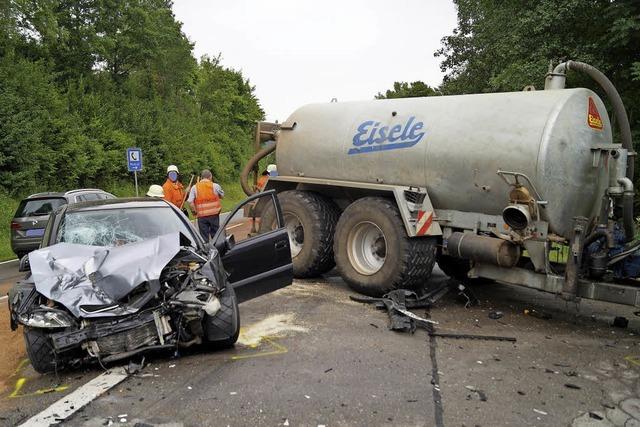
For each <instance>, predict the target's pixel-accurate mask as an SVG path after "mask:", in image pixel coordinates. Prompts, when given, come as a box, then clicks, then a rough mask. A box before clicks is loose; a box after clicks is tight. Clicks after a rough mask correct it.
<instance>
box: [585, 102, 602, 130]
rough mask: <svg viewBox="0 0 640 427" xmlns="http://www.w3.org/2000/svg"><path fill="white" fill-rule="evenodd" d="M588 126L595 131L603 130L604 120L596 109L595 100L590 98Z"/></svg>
mask: <svg viewBox="0 0 640 427" xmlns="http://www.w3.org/2000/svg"><path fill="white" fill-rule="evenodd" d="M587 124H588V125H589V127H591V128H593V129H598V130H602V119H601V118H600V113H599V112H598V109H597V108H596V103H595V102H593V98H592V97H589V111H588V113H587Z"/></svg>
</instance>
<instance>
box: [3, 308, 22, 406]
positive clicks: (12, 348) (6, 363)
mask: <svg viewBox="0 0 640 427" xmlns="http://www.w3.org/2000/svg"><path fill="white" fill-rule="evenodd" d="M2 302H3V303H4V304H2V306H1V307H0V345H1V346H2V357H0V394H5V393H6V392H7V390H8V389H9V387H11V385H12V382H13V381H15V375H14V374H15V372H16V369H17V368H18V365H19V364H20V362H21V361H23V360H24V359H25V358H26V357H27V353H26V351H25V348H24V340H23V339H22V328H20V329H18V330H17V331H12V330H11V328H10V327H9V309H8V307H7V305H6V301H2Z"/></svg>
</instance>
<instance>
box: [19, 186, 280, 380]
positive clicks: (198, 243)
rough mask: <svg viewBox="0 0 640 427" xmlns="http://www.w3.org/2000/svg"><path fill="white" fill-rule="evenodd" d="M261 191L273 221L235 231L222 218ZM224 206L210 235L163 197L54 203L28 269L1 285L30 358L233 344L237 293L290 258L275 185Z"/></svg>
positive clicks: (69, 359)
mask: <svg viewBox="0 0 640 427" xmlns="http://www.w3.org/2000/svg"><path fill="white" fill-rule="evenodd" d="M258 199H261V200H260V203H271V204H273V207H274V209H275V211H276V212H277V216H278V218H277V221H276V222H275V224H274V227H272V229H270V230H267V231H266V232H263V233H261V234H259V233H257V232H255V227H253V228H252V229H253V232H249V233H245V235H246V239H244V240H242V241H239V242H238V243H236V242H235V239H234V236H233V235H229V236H227V233H226V231H225V228H226V226H227V222H228V221H229V220H230V219H231V218H234V216H236V215H234V214H235V213H236V212H238V211H239V210H240V209H241V208H245V209H246V208H248V207H251V206H253V205H254V204H255V203H257V202H258ZM236 217H237V216H236ZM227 218H228V219H227V221H226V222H224V223H223V224H222V226H221V227H220V230H219V231H218V233H217V235H216V236H215V238H214V239H213V240H212V241H211V242H208V243H207V242H204V241H203V239H202V238H201V237H200V235H199V234H198V232H197V231H196V230H195V228H194V227H193V225H192V224H191V223H190V222H189V221H188V219H187V218H186V217H185V216H184V215H183V214H182V213H181V212H180V211H179V210H178V209H176V208H175V207H174V206H173V205H171V204H170V203H167V202H165V201H163V200H157V199H118V200H102V201H97V202H89V203H81V204H77V205H68V206H63V207H62V208H60V209H58V210H57V211H55V212H54V213H52V215H51V218H50V221H49V224H48V226H47V229H46V231H45V234H44V237H43V242H42V245H41V248H40V249H39V250H37V251H34V252H32V253H31V254H29V255H28V257H25V258H23V260H22V261H21V269H22V270H30V274H29V275H28V276H27V278H25V280H23V281H21V282H19V283H17V284H16V285H15V286H14V287H13V288H12V289H11V291H10V292H9V308H10V316H11V328H12V329H14V330H15V329H17V327H18V325H23V326H24V338H25V344H26V348H27V353H28V355H29V359H30V361H31V364H32V365H33V367H34V369H36V370H37V371H38V372H49V371H52V370H55V369H60V368H62V367H65V366H68V365H75V364H79V363H82V362H85V361H95V362H98V363H108V362H113V361H116V360H120V359H124V358H127V357H130V356H133V355H135V354H138V353H141V352H145V351H149V350H177V349H178V348H180V347H187V346H191V345H194V344H205V345H207V346H209V347H211V348H224V347H228V346H231V345H233V344H234V343H235V342H236V340H237V339H238V334H239V330H240V316H239V310H238V303H240V302H243V301H246V300H248V299H251V298H255V297H257V296H260V295H263V294H265V293H267V292H271V291H273V290H276V289H279V288H281V287H283V286H287V285H289V284H290V283H291V281H292V264H291V254H290V250H289V239H288V235H287V232H286V229H285V228H284V227H283V225H284V223H283V220H282V214H281V212H280V206H279V204H278V201H277V199H276V197H275V196H274V193H273V192H266V193H261V194H259V195H256V196H252V197H250V198H249V199H247V200H246V201H245V202H244V203H243V204H241V205H240V206H238V207H237V208H236V209H235V210H234V212H232V214H230V215H229V216H228V217H227ZM245 222H248V223H251V224H255V223H256V219H255V218H253V219H249V220H245Z"/></svg>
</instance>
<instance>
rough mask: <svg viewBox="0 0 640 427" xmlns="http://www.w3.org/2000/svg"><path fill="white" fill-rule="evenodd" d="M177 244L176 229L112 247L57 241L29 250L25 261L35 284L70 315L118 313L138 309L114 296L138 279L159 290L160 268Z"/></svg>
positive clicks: (122, 293) (130, 288)
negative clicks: (122, 302)
mask: <svg viewBox="0 0 640 427" xmlns="http://www.w3.org/2000/svg"><path fill="white" fill-rule="evenodd" d="M179 250H180V234H179V233H172V234H166V235H163V236H158V237H156V238H154V239H149V240H144V241H142V242H136V243H130V244H128V245H124V246H116V247H102V246H86V245H78V244H73V243H58V244H56V245H53V246H49V247H46V248H43V249H39V250H37V251H33V252H31V253H30V254H29V263H30V266H31V273H32V279H33V281H34V283H35V287H36V290H37V291H38V292H39V293H40V294H42V295H44V296H45V297H47V298H49V299H50V300H53V301H56V302H58V303H60V304H62V305H64V306H65V307H66V308H67V309H68V310H69V311H70V312H71V313H72V314H73V315H74V316H76V317H105V316H120V315H123V314H129V313H133V312H136V311H137V310H138V307H136V306H135V305H124V304H122V305H121V304H119V303H118V301H119V300H121V299H122V298H124V297H126V296H127V295H128V294H129V293H130V292H131V291H133V290H134V289H135V288H136V287H138V286H139V285H141V284H143V283H145V282H146V283H148V284H149V287H150V288H149V291H148V293H149V294H155V292H157V290H158V289H159V286H160V285H159V278H160V274H161V272H162V269H163V268H164V267H165V266H166V265H167V264H168V263H169V261H171V259H173V257H175V256H176V254H178V252H179ZM83 307H84V309H83ZM88 307H92V310H90V311H87V308H88ZM100 307H105V308H107V307H111V308H109V309H108V310H107V309H105V310H100Z"/></svg>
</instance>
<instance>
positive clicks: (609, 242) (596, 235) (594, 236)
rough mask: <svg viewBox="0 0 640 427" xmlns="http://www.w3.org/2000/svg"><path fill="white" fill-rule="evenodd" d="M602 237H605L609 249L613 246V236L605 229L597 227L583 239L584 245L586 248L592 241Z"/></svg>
mask: <svg viewBox="0 0 640 427" xmlns="http://www.w3.org/2000/svg"><path fill="white" fill-rule="evenodd" d="M602 237H604V238H605V239H607V248H609V249H611V248H613V247H614V246H615V242H614V241H613V236H612V235H611V233H610V232H609V230H607V229H603V228H598V229H597V230H595V231H594V232H593V233H591V234H590V235H589V236H588V237H587V238H586V239H584V247H585V248H588V247H589V246H590V245H591V244H592V243H593V242H595V241H596V240H598V239H600V238H602Z"/></svg>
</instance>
